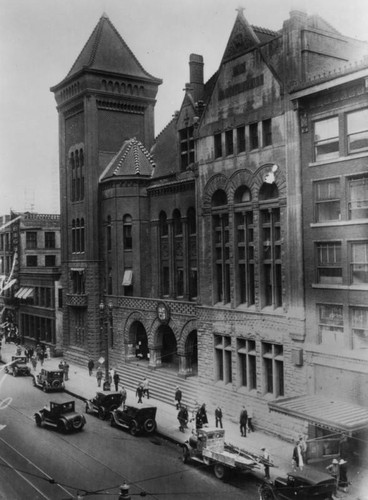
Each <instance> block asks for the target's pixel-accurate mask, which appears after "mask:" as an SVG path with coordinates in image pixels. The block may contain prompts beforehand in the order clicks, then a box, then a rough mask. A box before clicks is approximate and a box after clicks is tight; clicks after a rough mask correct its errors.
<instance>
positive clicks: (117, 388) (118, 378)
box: [114, 372, 120, 392]
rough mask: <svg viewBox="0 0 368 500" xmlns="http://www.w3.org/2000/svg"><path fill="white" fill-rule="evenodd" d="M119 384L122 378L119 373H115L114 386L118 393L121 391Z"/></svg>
mask: <svg viewBox="0 0 368 500" xmlns="http://www.w3.org/2000/svg"><path fill="white" fill-rule="evenodd" d="M119 382H120V377H119V374H118V372H115V373H114V385H115V391H116V392H118V390H119Z"/></svg>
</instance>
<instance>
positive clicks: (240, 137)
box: [236, 125, 245, 153]
mask: <svg viewBox="0 0 368 500" xmlns="http://www.w3.org/2000/svg"><path fill="white" fill-rule="evenodd" d="M236 144H237V152H238V153H243V152H244V151H245V127H244V125H243V126H242V127H238V128H237V129H236Z"/></svg>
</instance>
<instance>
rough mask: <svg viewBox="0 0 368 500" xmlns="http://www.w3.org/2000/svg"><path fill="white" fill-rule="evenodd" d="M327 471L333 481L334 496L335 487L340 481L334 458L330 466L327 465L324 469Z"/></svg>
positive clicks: (337, 466) (338, 468)
mask: <svg viewBox="0 0 368 500" xmlns="http://www.w3.org/2000/svg"><path fill="white" fill-rule="evenodd" d="M326 469H327V471H328V472H329V473H330V474H331V476H332V477H333V478H334V479H335V491H334V493H335V495H336V493H337V487H338V484H339V480H340V466H339V461H338V460H337V459H336V458H334V459H333V460H332V463H331V464H330V465H327V467H326Z"/></svg>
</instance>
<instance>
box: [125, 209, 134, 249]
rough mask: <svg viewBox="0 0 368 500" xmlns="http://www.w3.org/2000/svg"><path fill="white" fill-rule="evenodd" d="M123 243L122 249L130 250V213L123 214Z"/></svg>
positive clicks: (131, 241)
mask: <svg viewBox="0 0 368 500" xmlns="http://www.w3.org/2000/svg"><path fill="white" fill-rule="evenodd" d="M123 244H124V250H132V248H133V238H132V217H131V215H124V219H123Z"/></svg>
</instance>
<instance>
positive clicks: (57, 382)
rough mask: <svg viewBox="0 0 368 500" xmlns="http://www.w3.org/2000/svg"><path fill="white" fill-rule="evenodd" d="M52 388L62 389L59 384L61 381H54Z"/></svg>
mask: <svg viewBox="0 0 368 500" xmlns="http://www.w3.org/2000/svg"><path fill="white" fill-rule="evenodd" d="M52 387H53V388H54V389H59V387H60V382H59V380H53V382H52Z"/></svg>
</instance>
